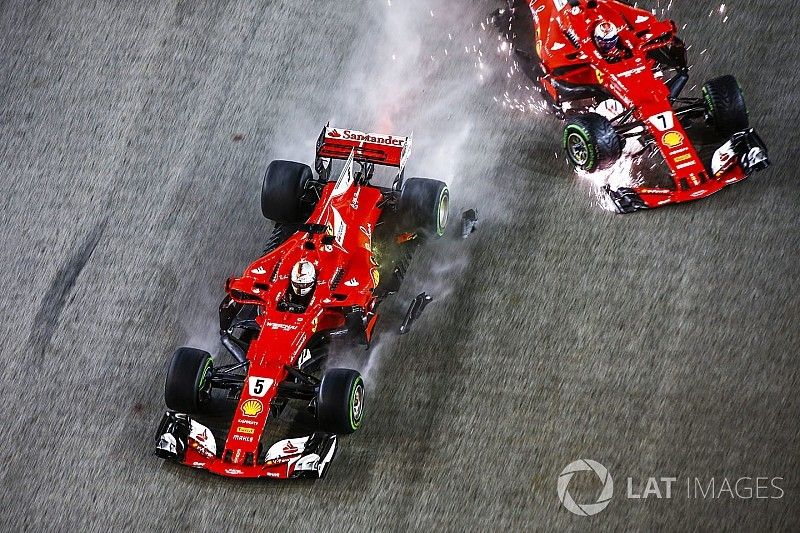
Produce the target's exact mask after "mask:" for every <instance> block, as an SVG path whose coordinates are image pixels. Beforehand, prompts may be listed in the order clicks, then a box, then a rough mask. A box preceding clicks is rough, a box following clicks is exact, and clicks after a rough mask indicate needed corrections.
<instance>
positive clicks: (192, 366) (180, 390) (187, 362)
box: [164, 348, 214, 414]
mask: <svg viewBox="0 0 800 533" xmlns="http://www.w3.org/2000/svg"><path fill="white" fill-rule="evenodd" d="M213 371H214V362H213V360H212V359H211V355H210V354H209V353H208V352H205V351H203V350H197V349H195V348H178V349H177V350H175V353H174V354H173V355H172V361H170V364H169V369H168V370H167V380H166V383H165V386H164V400H165V401H166V404H167V407H169V408H170V409H172V410H173V411H177V412H179V413H184V414H193V413H198V412H200V411H201V410H202V407H203V406H204V404H206V403H207V402H208V400H209V399H210V397H211V382H210V380H211V374H212V373H213Z"/></svg>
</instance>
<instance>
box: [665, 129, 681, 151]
mask: <svg viewBox="0 0 800 533" xmlns="http://www.w3.org/2000/svg"><path fill="white" fill-rule="evenodd" d="M661 140H662V141H663V142H664V144H665V145H667V147H669V148H677V147H678V146H680V145H682V144H683V135H681V134H680V133H679V132H677V131H668V132H667V133H665V134H664V137H662V138H661Z"/></svg>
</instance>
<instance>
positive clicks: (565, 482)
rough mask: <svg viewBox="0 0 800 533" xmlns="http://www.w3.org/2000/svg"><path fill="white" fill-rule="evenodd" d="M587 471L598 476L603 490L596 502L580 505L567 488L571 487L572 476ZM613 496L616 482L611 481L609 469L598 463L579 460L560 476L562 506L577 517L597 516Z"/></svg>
mask: <svg viewBox="0 0 800 533" xmlns="http://www.w3.org/2000/svg"><path fill="white" fill-rule="evenodd" d="M585 471H592V472H594V473H595V474H597V477H599V478H600V482H601V483H602V484H603V490H602V491H600V496H598V497H597V501H596V502H594V503H581V504H579V503H577V502H576V501H575V500H573V499H572V495H570V493H569V491H568V490H567V487H569V482H570V480H572V476H573V475H574V474H575V472H585ZM613 495H614V480H612V479H611V474H609V473H608V469H607V468H606V467H604V466H603V465H601V464H600V463H598V462H597V461H592V460H591V459H578V460H577V461H575V462H574V463H570V464H568V465H567V467H566V468H565V469H564V470H562V471H561V474H560V475H559V476H558V499H559V500H561V504H562V505H563V506H564V507H566V508H567V510H568V511H569V512H571V513H574V514H576V515H579V516H592V515H596V514H597V513H599V512H600V511H602V510H603V509H605V508H606V507H607V506H608V504H609V502H611V497H612V496H613Z"/></svg>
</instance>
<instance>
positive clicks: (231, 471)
mask: <svg viewBox="0 0 800 533" xmlns="http://www.w3.org/2000/svg"><path fill="white" fill-rule="evenodd" d="M225 473H226V474H232V475H234V476H235V475H237V474H244V470H239V469H238V468H226V469H225Z"/></svg>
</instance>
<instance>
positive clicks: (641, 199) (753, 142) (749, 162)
mask: <svg viewBox="0 0 800 533" xmlns="http://www.w3.org/2000/svg"><path fill="white" fill-rule="evenodd" d="M769 165H770V161H769V157H768V155H767V147H766V145H765V144H764V141H762V140H761V138H760V137H759V136H758V134H757V133H756V132H755V131H754V130H753V129H748V130H745V131H741V132H739V133H736V134H734V135H733V137H731V139H730V140H729V141H728V142H726V143H725V144H723V145H722V146H721V147H720V148H719V149H717V151H716V152H715V153H714V157H713V159H712V162H711V174H712V175H711V176H710V177H708V178H706V179H704V180H702V181H698V183H697V184H696V185H694V186H691V187H685V188H682V187H679V188H678V189H677V190H673V189H662V188H654V187H623V188H620V189H616V190H612V189H611V188H610V187H608V186H606V187H605V189H604V190H605V192H606V193H607V194H608V195H609V197H610V198H611V201H612V202H613V204H614V207H615V209H616V210H617V212H619V213H633V212H635V211H639V210H641V209H651V208H654V207H661V206H664V205H669V204H677V203H681V202H689V201H692V200H697V199H699V198H705V197H707V196H711V195H712V194H714V193H716V192H718V191H720V190H722V189H723V188H725V187H727V186H728V185H731V184H733V183H736V182H739V181H742V180H743V179H745V178H747V177H749V176H750V175H751V174H752V173H753V172H756V171H761V170H764V169H765V168H767V167H768V166H769Z"/></svg>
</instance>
